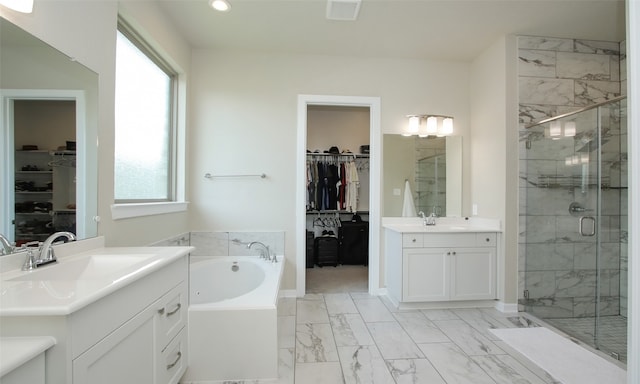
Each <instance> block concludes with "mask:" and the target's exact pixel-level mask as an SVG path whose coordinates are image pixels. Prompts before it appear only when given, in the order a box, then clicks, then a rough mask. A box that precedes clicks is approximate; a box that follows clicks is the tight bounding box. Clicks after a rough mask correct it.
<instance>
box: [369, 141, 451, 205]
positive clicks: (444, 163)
mask: <svg viewBox="0 0 640 384" xmlns="http://www.w3.org/2000/svg"><path fill="white" fill-rule="evenodd" d="M382 180H383V188H382V195H383V211H382V215H383V216H386V217H400V216H402V207H403V202H404V191H405V181H406V180H408V181H409V185H410V188H411V192H412V196H413V197H414V205H415V208H416V212H417V211H420V210H422V211H424V212H425V213H426V214H427V215H428V214H430V213H431V212H432V211H434V210H435V213H436V214H437V215H438V216H458V217H459V216H461V215H462V137H461V136H447V137H442V138H432V137H428V138H421V137H418V136H409V137H406V136H402V135H398V134H385V135H383V164H382Z"/></svg>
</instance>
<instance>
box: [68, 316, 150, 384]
mask: <svg viewBox="0 0 640 384" xmlns="http://www.w3.org/2000/svg"><path fill="white" fill-rule="evenodd" d="M155 314H156V311H155V307H153V306H152V307H150V308H148V309H147V310H144V311H143V312H141V313H140V314H138V315H137V316H136V317H134V318H133V319H131V320H130V321H128V322H127V323H125V324H124V325H123V326H121V327H120V328H118V329H117V330H115V331H114V332H113V333H111V334H110V335H109V336H107V337H106V338H104V339H103V340H101V341H100V342H99V343H97V344H96V345H94V346H93V347H91V348H89V349H88V350H87V351H86V352H84V353H82V354H81V355H80V356H78V357H77V358H76V359H74V360H73V382H74V383H91V384H113V383H118V384H129V383H130V384H139V383H155V382H156V381H155V377H154V376H155V361H156V358H157V356H158V354H157V351H156V350H157V348H156V347H155V329H154V328H155V324H154V323H155Z"/></svg>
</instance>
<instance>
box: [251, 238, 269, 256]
mask: <svg viewBox="0 0 640 384" xmlns="http://www.w3.org/2000/svg"><path fill="white" fill-rule="evenodd" d="M256 244H257V245H260V246H261V247H262V249H261V250H260V258H261V259H265V260H271V253H270V252H269V247H268V246H266V245H264V244H263V243H261V242H259V241H252V242H250V243H249V244H247V248H248V249H251V247H252V246H253V245H256Z"/></svg>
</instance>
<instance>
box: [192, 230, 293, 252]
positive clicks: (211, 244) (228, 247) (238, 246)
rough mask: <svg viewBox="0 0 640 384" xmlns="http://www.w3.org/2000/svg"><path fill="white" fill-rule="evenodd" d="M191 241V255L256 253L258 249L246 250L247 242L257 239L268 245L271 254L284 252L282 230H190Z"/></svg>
mask: <svg viewBox="0 0 640 384" xmlns="http://www.w3.org/2000/svg"><path fill="white" fill-rule="evenodd" d="M190 237H191V243H190V245H192V246H194V247H195V248H196V249H195V251H194V252H192V253H191V255H192V256H212V255H215V256H246V255H258V254H259V249H251V250H250V251H248V250H247V244H248V243H250V242H252V241H259V242H261V243H263V244H265V245H267V246H268V247H269V250H270V252H271V253H272V254H274V253H275V254H278V255H283V254H284V231H275V232H206V231H192V232H191V236H190Z"/></svg>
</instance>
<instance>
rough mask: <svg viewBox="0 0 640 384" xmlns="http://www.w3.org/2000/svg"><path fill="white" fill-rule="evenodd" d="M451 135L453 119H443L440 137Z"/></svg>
mask: <svg viewBox="0 0 640 384" xmlns="http://www.w3.org/2000/svg"><path fill="white" fill-rule="evenodd" d="M452 133H453V119H452V118H450V117H445V118H444V120H442V135H443V136H448V135H450V134H452Z"/></svg>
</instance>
